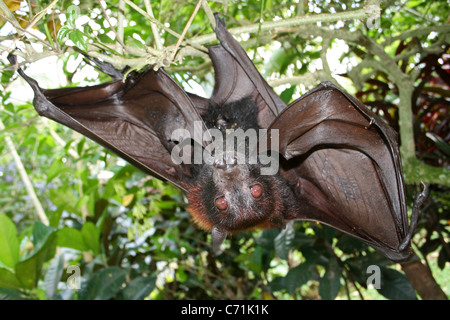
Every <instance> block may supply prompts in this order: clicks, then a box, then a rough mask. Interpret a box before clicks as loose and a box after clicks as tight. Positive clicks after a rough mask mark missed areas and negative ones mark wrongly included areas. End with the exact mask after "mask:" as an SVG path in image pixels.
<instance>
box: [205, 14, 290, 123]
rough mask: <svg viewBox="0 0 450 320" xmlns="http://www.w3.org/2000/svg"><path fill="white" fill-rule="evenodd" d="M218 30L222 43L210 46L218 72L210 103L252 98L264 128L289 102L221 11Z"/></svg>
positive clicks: (225, 102) (215, 71) (217, 24)
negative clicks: (230, 29)
mask: <svg viewBox="0 0 450 320" xmlns="http://www.w3.org/2000/svg"><path fill="white" fill-rule="evenodd" d="M215 32H216V35H217V38H218V39H219V40H220V44H219V45H216V46H212V47H209V48H208V50H209V56H210V58H211V60H212V63H213V66H214V73H215V86H214V92H213V94H212V96H211V105H212V106H214V105H225V104H228V103H230V102H234V101H237V100H241V99H243V98H248V97H250V98H253V99H254V100H255V101H256V104H257V107H258V124H259V126H260V127H261V128H267V127H268V125H269V124H270V123H271V122H272V121H273V120H274V119H275V117H276V116H277V115H278V113H279V112H281V110H283V109H284V108H285V107H286V104H285V103H284V102H283V100H281V98H280V97H278V95H277V94H276V93H275V92H274V91H273V89H272V87H270V86H269V85H268V84H267V82H266V81H265V80H264V79H263V77H262V76H261V74H260V73H259V72H258V70H257V69H256V67H255V65H254V64H253V62H252V61H251V60H250V59H249V57H248V56H247V53H246V52H245V50H244V49H243V48H242V47H241V46H240V45H239V43H238V42H237V41H236V40H235V39H234V38H233V36H232V35H231V34H230V33H229V32H228V30H227V29H226V25H225V22H224V20H222V19H220V18H219V15H218V14H216V30H215Z"/></svg>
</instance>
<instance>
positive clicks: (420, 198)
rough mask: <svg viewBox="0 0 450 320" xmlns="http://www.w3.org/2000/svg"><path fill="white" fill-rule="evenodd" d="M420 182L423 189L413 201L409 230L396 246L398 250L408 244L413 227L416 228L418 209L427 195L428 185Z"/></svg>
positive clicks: (401, 249)
mask: <svg viewBox="0 0 450 320" xmlns="http://www.w3.org/2000/svg"><path fill="white" fill-rule="evenodd" d="M421 183H422V187H423V190H422V192H421V193H419V194H418V195H417V197H416V200H415V201H414V205H413V209H412V215H411V223H410V225H409V230H408V233H407V235H406V237H405V239H403V241H402V242H401V243H400V245H399V246H398V250H399V251H403V250H405V249H406V248H407V247H408V246H409V243H410V241H411V238H412V236H413V234H414V229H415V228H416V224H417V220H418V219H419V213H420V209H421V208H422V207H423V205H424V203H425V201H426V200H427V198H428V195H429V189H428V186H427V185H426V184H425V183H424V182H423V181H422V182H421Z"/></svg>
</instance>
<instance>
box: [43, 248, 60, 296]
mask: <svg viewBox="0 0 450 320" xmlns="http://www.w3.org/2000/svg"><path fill="white" fill-rule="evenodd" d="M63 271H64V257H63V255H62V254H60V255H58V256H56V257H55V259H54V260H53V262H52V264H51V265H50V267H49V268H48V271H47V273H46V275H45V279H44V283H45V294H46V295H47V299H49V300H52V299H54V298H55V296H56V292H57V289H58V283H59V281H60V280H61V276H62V274H63Z"/></svg>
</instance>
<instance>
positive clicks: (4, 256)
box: [0, 214, 20, 269]
mask: <svg viewBox="0 0 450 320" xmlns="http://www.w3.org/2000/svg"><path fill="white" fill-rule="evenodd" d="M19 247H20V243H19V239H18V238H17V230H16V226H15V225H14V223H13V222H12V221H11V219H9V217H8V216H7V215H6V214H0V261H1V262H2V264H3V265H5V266H7V267H9V268H11V269H14V266H15V264H16V263H17V261H18V260H19Z"/></svg>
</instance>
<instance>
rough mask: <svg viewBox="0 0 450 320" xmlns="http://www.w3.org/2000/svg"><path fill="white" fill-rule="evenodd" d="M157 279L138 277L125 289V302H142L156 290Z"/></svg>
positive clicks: (123, 293)
mask: <svg viewBox="0 0 450 320" xmlns="http://www.w3.org/2000/svg"><path fill="white" fill-rule="evenodd" d="M155 285H156V278H155V277H137V278H135V279H133V280H131V282H130V283H129V284H128V285H127V286H126V287H125V289H124V290H123V292H122V296H123V299H125V300H142V299H144V298H145V297H147V296H148V295H149V294H150V292H152V291H153V289H155Z"/></svg>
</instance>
